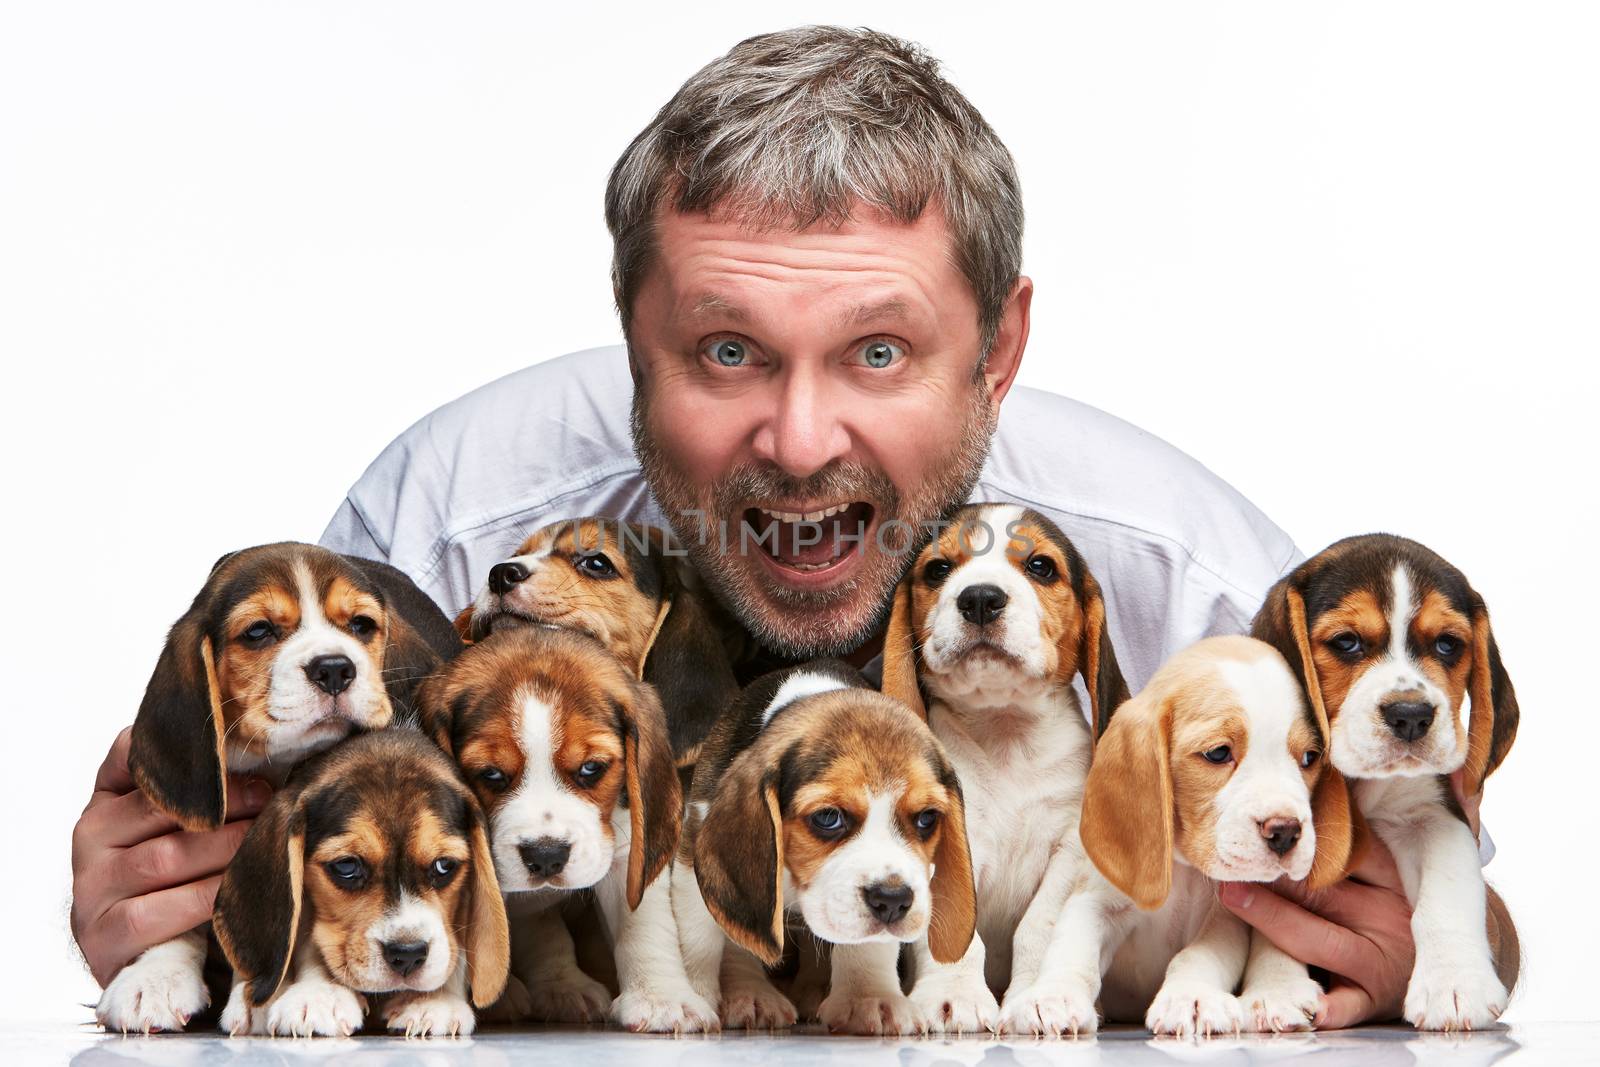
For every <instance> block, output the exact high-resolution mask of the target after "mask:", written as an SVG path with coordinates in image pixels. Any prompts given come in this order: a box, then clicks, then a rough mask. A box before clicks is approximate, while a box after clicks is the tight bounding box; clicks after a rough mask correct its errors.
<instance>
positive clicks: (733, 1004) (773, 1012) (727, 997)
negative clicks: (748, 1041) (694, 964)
mask: <svg viewBox="0 0 1600 1067" xmlns="http://www.w3.org/2000/svg"><path fill="white" fill-rule="evenodd" d="M719 1014H720V1015H721V1016H722V1025H723V1027H724V1028H725V1029H728V1030H787V1029H788V1028H789V1027H791V1026H793V1025H794V1024H795V1023H796V1022H797V1021H798V1020H799V1015H800V1013H799V1012H798V1011H797V1010H796V1009H795V1006H794V1005H793V1004H792V1003H790V1001H789V998H788V997H786V996H784V995H783V994H782V993H780V992H778V991H777V990H776V989H774V988H773V987H772V986H770V985H767V986H763V985H755V984H751V985H744V986H732V987H728V986H724V987H723V990H722V1005H721V1008H720V1011H719Z"/></svg>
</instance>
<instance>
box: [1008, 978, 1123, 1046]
mask: <svg viewBox="0 0 1600 1067" xmlns="http://www.w3.org/2000/svg"><path fill="white" fill-rule="evenodd" d="M1099 1026H1100V1015H1099V1013H1098V1012H1096V1011H1095V1010H1094V997H1092V996H1089V995H1088V992H1087V991H1085V990H1079V989H1072V988H1068V987H1060V988H1051V989H1045V988H1043V987H1040V986H1037V985H1036V986H1032V987H1030V988H1028V989H1026V990H1023V991H1022V992H1021V993H1020V994H1016V995H1013V996H1008V997H1006V1002H1005V1006H1004V1007H1003V1008H1001V1010H1000V1033H1002V1034H1016V1035H1021V1036H1032V1037H1088V1036H1089V1035H1090V1034H1093V1033H1094V1032H1095V1031H1096V1030H1097V1029H1099Z"/></svg>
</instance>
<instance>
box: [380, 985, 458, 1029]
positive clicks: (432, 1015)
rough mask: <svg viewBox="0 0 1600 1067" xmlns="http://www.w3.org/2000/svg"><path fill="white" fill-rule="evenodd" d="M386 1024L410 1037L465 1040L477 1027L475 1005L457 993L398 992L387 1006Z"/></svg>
mask: <svg viewBox="0 0 1600 1067" xmlns="http://www.w3.org/2000/svg"><path fill="white" fill-rule="evenodd" d="M383 1010H384V1019H383V1025H384V1027H385V1028H387V1029H388V1030H389V1031H391V1032H393V1033H403V1034H405V1035H406V1036H407V1037H466V1036H467V1035H468V1034H470V1033H472V1031H473V1030H474V1029H475V1028H476V1026H477V1018H476V1017H475V1016H474V1015H473V1014H472V1005H471V1004H468V1003H467V1002H466V1000H465V998H463V997H461V996H458V995H457V994H455V993H447V992H445V991H444V990H442V989H436V990H434V991H432V992H431V993H396V994H395V995H394V996H392V997H390V998H389V1001H388V1003H387V1004H385V1005H384V1009H383Z"/></svg>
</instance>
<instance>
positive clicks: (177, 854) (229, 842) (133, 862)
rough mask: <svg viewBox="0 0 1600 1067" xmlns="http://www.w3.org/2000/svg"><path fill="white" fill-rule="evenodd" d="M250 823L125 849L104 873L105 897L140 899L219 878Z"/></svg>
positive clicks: (165, 837)
mask: <svg viewBox="0 0 1600 1067" xmlns="http://www.w3.org/2000/svg"><path fill="white" fill-rule="evenodd" d="M252 821H253V820H250V819H240V820H238V821H237V822H230V823H228V824H227V825H226V826H224V827H222V828H221V829H219V830H200V831H195V832H189V833H184V832H178V833H171V834H163V835H162V836H160V837H153V838H151V839H150V840H148V841H142V842H140V843H139V844H137V845H134V846H133V847H132V848H128V849H124V850H123V851H122V852H120V853H119V854H118V855H117V858H116V860H115V862H113V863H112V864H111V866H110V867H109V869H108V870H107V872H106V873H107V878H106V887H105V891H106V893H107V894H108V895H109V896H111V897H113V898H115V899H122V898H127V897H139V896H143V895H145V894H147V893H153V892H155V891H157V890H160V889H168V888H171V887H173V886H181V885H183V884H185V883H187V882H193V881H197V880H199V879H201V878H205V877H207V876H208V875H213V874H221V873H222V870H223V868H225V867H227V865H228V861H229V860H231V859H233V854H234V853H235V852H237V851H239V842H241V841H243V840H244V835H245V832H246V831H248V830H249V829H250V826H251V823H252Z"/></svg>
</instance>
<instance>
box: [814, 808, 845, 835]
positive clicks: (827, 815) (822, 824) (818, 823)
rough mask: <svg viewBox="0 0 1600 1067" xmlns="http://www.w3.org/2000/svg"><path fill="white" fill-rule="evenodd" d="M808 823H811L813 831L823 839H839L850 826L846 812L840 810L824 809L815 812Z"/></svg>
mask: <svg viewBox="0 0 1600 1067" xmlns="http://www.w3.org/2000/svg"><path fill="white" fill-rule="evenodd" d="M807 821H808V822H809V823H811V831H812V832H813V833H815V834H816V835H817V836H818V837H822V838H832V837H838V836H839V835H840V834H842V833H844V831H845V827H846V826H847V825H848V823H847V822H846V820H845V817H844V812H842V811H840V810H839V809H838V808H822V809H820V810H818V811H814V812H812V813H811V818H810V819H808V820H807Z"/></svg>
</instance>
